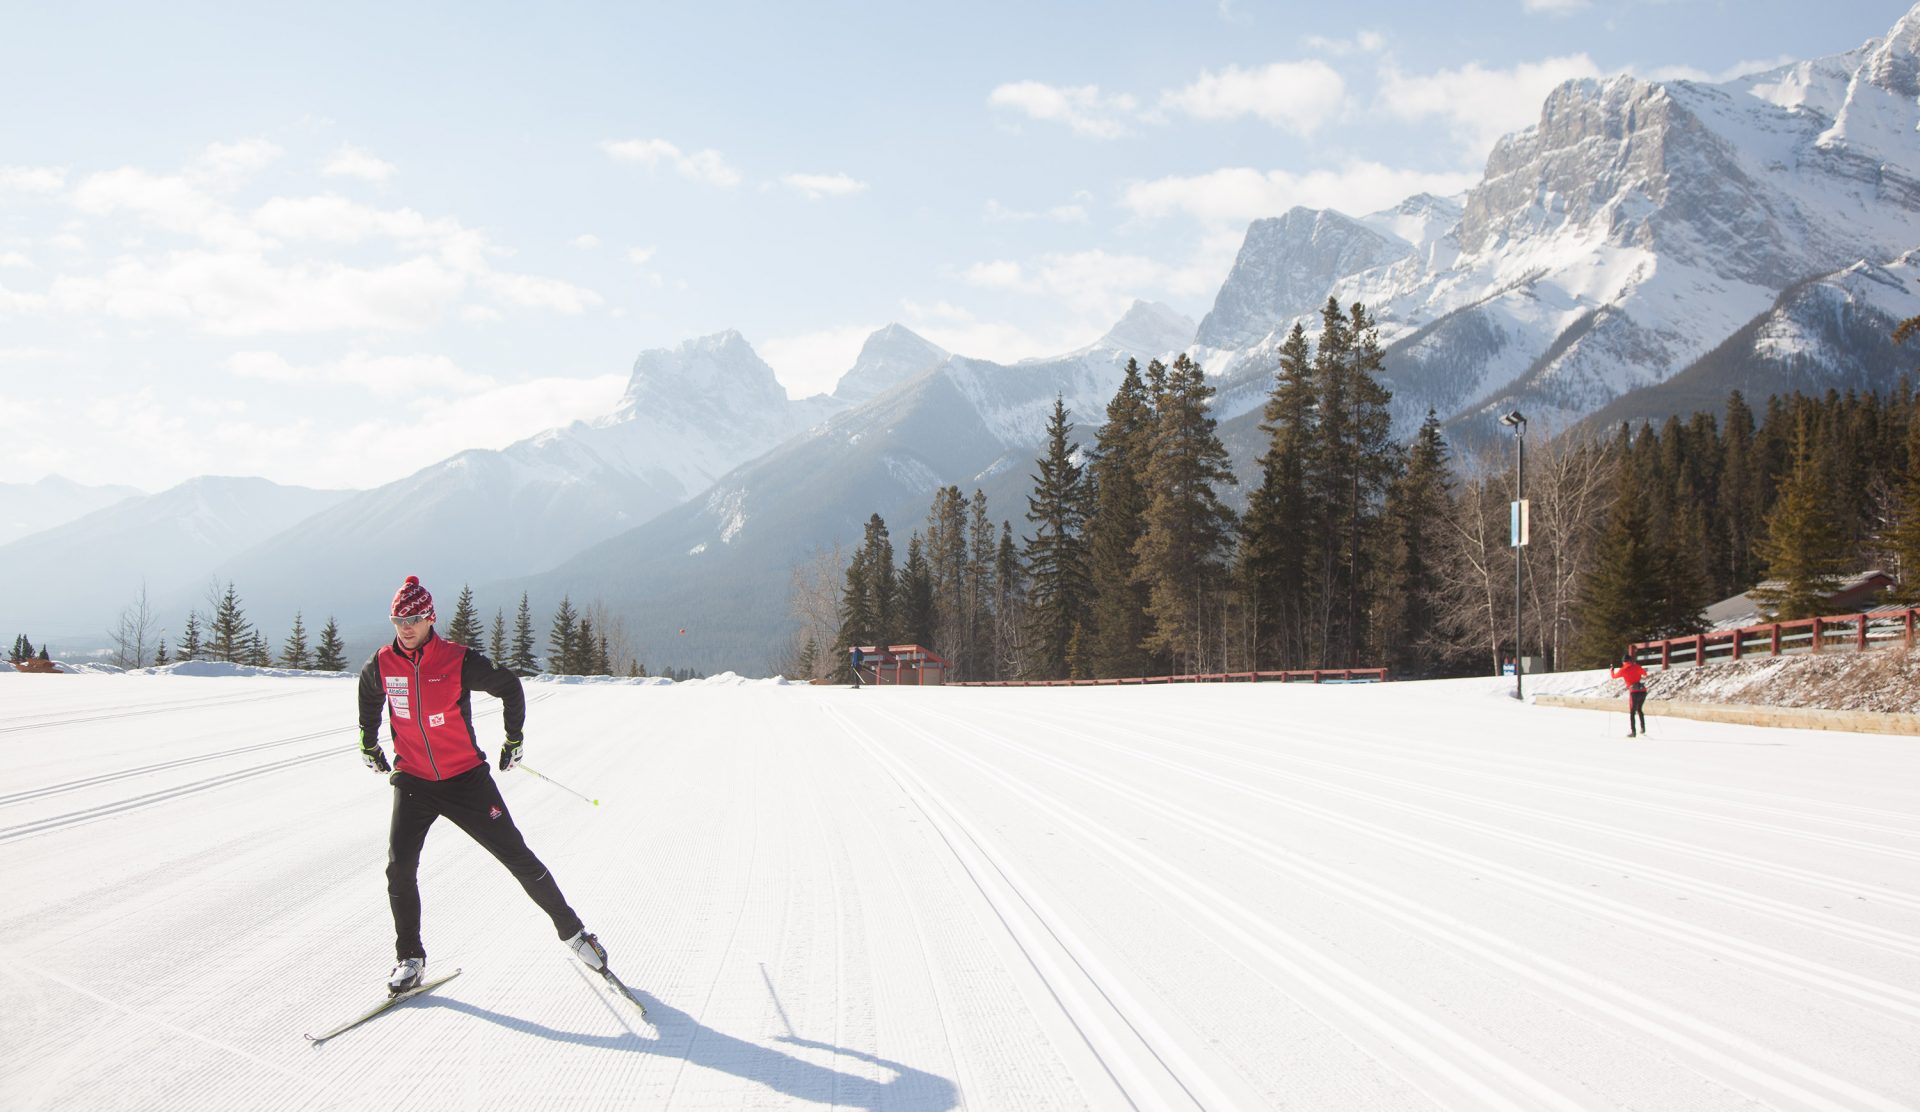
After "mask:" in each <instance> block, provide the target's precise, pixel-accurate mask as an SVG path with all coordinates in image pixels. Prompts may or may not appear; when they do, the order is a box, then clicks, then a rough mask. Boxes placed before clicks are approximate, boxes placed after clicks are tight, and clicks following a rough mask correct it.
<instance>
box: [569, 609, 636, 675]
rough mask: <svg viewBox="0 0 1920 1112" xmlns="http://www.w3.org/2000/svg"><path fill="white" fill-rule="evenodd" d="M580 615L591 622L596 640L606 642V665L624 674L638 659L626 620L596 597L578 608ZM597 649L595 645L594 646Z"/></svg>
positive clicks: (613, 670)
mask: <svg viewBox="0 0 1920 1112" xmlns="http://www.w3.org/2000/svg"><path fill="white" fill-rule="evenodd" d="M578 610H579V613H580V617H581V618H584V619H585V620H586V621H587V622H588V623H590V624H591V627H592V629H593V636H594V638H595V639H596V641H605V642H606V643H607V666H608V668H610V669H611V670H612V674H613V675H616V676H624V675H626V674H627V673H628V672H629V671H631V670H632V669H633V667H634V666H635V665H636V664H638V663H639V661H640V651H639V646H636V645H635V644H634V642H633V638H632V637H631V636H630V635H629V634H628V632H627V620H626V619H625V618H623V617H621V616H620V615H619V614H616V613H615V612H613V611H612V610H611V609H609V608H608V607H607V604H606V600H604V599H599V598H596V599H594V600H593V601H592V602H590V603H587V604H585V605H584V606H581V607H579V608H578ZM595 649H596V651H597V646H595Z"/></svg>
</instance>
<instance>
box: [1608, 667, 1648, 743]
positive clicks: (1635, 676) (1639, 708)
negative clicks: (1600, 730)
mask: <svg viewBox="0 0 1920 1112" xmlns="http://www.w3.org/2000/svg"><path fill="white" fill-rule="evenodd" d="M1608 674H1609V675H1611V676H1612V677H1613V678H1614V679H1616V680H1624V681H1625V682H1626V685H1627V736H1628V737H1637V736H1639V735H1640V734H1643V733H1646V731H1647V711H1646V706H1647V670H1646V669H1645V668H1642V667H1640V662H1639V661H1637V660H1635V659H1633V654H1632V653H1628V654H1627V656H1626V659H1624V660H1622V661H1621V662H1620V667H1618V668H1615V669H1614V670H1613V671H1612V672H1610V673H1608ZM1636 719H1638V720H1639V723H1640V728H1639V729H1638V730H1635V729H1634V721H1635V720H1636Z"/></svg>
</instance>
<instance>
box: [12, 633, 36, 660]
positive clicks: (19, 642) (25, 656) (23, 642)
mask: <svg viewBox="0 0 1920 1112" xmlns="http://www.w3.org/2000/svg"><path fill="white" fill-rule="evenodd" d="M32 659H33V642H32V641H29V640H27V635H26V634H24V633H22V634H20V635H19V636H17V637H15V638H14V639H13V651H12V652H10V653H8V654H7V662H8V663H9V664H18V663H20V662H21V661H23V660H32Z"/></svg>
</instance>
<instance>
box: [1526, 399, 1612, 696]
mask: <svg viewBox="0 0 1920 1112" xmlns="http://www.w3.org/2000/svg"><path fill="white" fill-rule="evenodd" d="M1542 431H1543V435H1541V436H1540V437H1539V439H1538V443H1537V444H1536V445H1535V449H1534V451H1533V452H1531V453H1529V456H1528V460H1527V463H1528V467H1527V500H1528V501H1529V502H1530V503H1531V504H1532V505H1531V507H1530V511H1531V515H1532V521H1531V527H1530V529H1529V533H1530V537H1529V542H1528V546H1527V583H1526V594H1527V604H1528V606H1529V608H1530V609H1531V610H1532V611H1533V612H1532V614H1530V615H1527V617H1528V619H1529V622H1528V624H1529V625H1530V626H1532V627H1533V628H1534V632H1533V633H1531V634H1530V635H1529V637H1530V640H1533V643H1535V644H1538V645H1539V646H1540V647H1541V648H1543V649H1544V650H1545V651H1546V652H1547V654H1548V656H1549V658H1550V659H1551V660H1552V661H1553V666H1554V667H1555V668H1558V667H1561V666H1562V663H1563V662H1564V661H1565V660H1566V656H1565V654H1566V653H1567V652H1569V651H1571V649H1572V647H1573V643H1574V637H1575V635H1576V633H1577V629H1576V622H1577V611H1578V609H1579V604H1580V585H1581V583H1582V581H1583V580H1585V579H1586V576H1587V572H1588V569H1589V568H1590V567H1591V566H1592V563H1593V553H1594V549H1595V546H1596V545H1597V544H1598V542H1599V538H1600V530H1601V527H1602V525H1603V524H1604V523H1605V521H1606V514H1607V507H1608V506H1609V505H1610V504H1611V503H1612V501H1613V496H1614V493H1615V489H1616V477H1617V475H1618V473H1619V466H1620V461H1619V460H1618V459H1617V458H1615V453H1613V452H1612V451H1610V450H1609V449H1610V442H1609V441H1608V440H1606V439H1605V438H1597V437H1594V436H1592V435H1573V434H1568V435H1562V436H1554V435H1552V432H1551V429H1545V428H1543V430H1542Z"/></svg>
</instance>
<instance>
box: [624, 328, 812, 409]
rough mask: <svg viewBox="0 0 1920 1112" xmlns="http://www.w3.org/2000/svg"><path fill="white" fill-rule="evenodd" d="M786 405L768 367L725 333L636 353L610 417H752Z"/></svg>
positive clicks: (729, 332)
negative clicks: (631, 368) (630, 371)
mask: <svg viewBox="0 0 1920 1112" xmlns="http://www.w3.org/2000/svg"><path fill="white" fill-rule="evenodd" d="M786 403H787V392H786V389H785V388H784V387H782V386H781V385H780V380H779V379H778V378H777V377H776V376H775V375H774V373H773V368H772V367H769V366H767V364H766V362H765V361H764V360H762V359H761V358H760V356H759V355H758V354H756V353H755V352H754V350H753V346H752V345H751V344H749V343H747V340H746V337H744V336H742V335H741V334H740V333H738V332H736V331H733V330H731V329H729V330H727V331H725V332H716V333H714V334H713V335H711V336H701V337H698V338H696V339H692V340H688V341H686V342H685V343H683V344H681V345H680V346H679V347H677V348H673V349H671V350H668V349H666V348H654V349H651V350H649V351H643V352H641V353H640V355H639V357H638V358H636V359H635V360H634V361H633V374H632V376H631V377H630V378H628V380H627V391H626V394H625V395H624V396H623V397H622V398H621V399H620V404H619V405H618V406H617V407H616V408H615V411H614V417H613V419H614V420H616V421H624V420H630V419H632V418H635V417H638V416H641V415H649V416H654V417H672V416H675V415H679V416H682V417H693V418H698V417H699V416H701V415H708V416H716V417H719V416H724V415H725V414H727V413H729V412H730V413H733V414H736V415H752V414H757V413H766V412H773V411H779V410H784V409H785V408H786ZM710 411H711V412H710Z"/></svg>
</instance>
